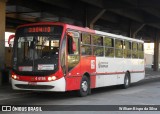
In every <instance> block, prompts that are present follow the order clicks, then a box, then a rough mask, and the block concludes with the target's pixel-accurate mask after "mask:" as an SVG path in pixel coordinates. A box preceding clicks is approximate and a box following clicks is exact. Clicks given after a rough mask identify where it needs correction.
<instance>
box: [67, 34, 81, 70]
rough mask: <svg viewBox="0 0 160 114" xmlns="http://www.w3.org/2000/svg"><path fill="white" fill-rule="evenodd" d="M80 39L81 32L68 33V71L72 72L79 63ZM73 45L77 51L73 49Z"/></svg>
mask: <svg viewBox="0 0 160 114" xmlns="http://www.w3.org/2000/svg"><path fill="white" fill-rule="evenodd" d="M68 33H69V34H68ZM79 38H80V34H79V32H75V31H68V32H67V42H68V43H67V46H68V71H70V70H71V69H72V68H74V67H75V66H76V65H77V64H78V63H79ZM73 43H74V46H75V49H73Z"/></svg>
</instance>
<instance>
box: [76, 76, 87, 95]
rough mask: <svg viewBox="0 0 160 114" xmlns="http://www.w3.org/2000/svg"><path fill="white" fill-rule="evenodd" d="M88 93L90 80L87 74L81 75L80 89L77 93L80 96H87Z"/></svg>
mask: <svg viewBox="0 0 160 114" xmlns="http://www.w3.org/2000/svg"><path fill="white" fill-rule="evenodd" d="M89 93H90V81H89V79H88V77H87V76H85V75H84V76H83V77H82V80H81V84H80V90H79V91H78V95H79V96H80V97H84V96H87V95H88V94H89Z"/></svg>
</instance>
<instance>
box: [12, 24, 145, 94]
mask: <svg viewBox="0 0 160 114" xmlns="http://www.w3.org/2000/svg"><path fill="white" fill-rule="evenodd" d="M13 37H15V39H14V49H13V50H14V52H13V63H12V87H13V89H16V90H33V91H58V92H65V91H72V90H78V92H79V95H80V96H86V95H88V94H89V93H90V92H91V89H92V88H98V87H104V86H111V85H123V87H124V88H128V87H129V86H130V84H131V83H133V82H137V81H139V80H142V79H144V76H145V69H144V51H143V50H144V49H143V43H144V42H143V41H142V40H137V39H132V38H128V37H125V36H121V35H115V34H110V33H107V32H101V31H96V30H91V29H88V28H82V27H77V26H73V25H69V24H64V23H59V22H56V23H54V22H53V23H52V22H41V23H34V24H26V25H22V26H19V27H18V28H17V30H16V34H15V36H12V37H10V39H12V38H13Z"/></svg>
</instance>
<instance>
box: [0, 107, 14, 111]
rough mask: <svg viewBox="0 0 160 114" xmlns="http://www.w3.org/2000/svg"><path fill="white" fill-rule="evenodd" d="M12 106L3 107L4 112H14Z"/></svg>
mask: <svg viewBox="0 0 160 114" xmlns="http://www.w3.org/2000/svg"><path fill="white" fill-rule="evenodd" d="M11 109H12V108H11V106H2V111H4V112H7V111H12V110H11Z"/></svg>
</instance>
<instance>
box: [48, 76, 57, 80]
mask: <svg viewBox="0 0 160 114" xmlns="http://www.w3.org/2000/svg"><path fill="white" fill-rule="evenodd" d="M56 79H57V77H56V76H50V77H48V81H54V80H56Z"/></svg>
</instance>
